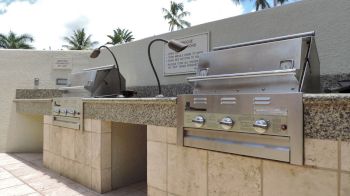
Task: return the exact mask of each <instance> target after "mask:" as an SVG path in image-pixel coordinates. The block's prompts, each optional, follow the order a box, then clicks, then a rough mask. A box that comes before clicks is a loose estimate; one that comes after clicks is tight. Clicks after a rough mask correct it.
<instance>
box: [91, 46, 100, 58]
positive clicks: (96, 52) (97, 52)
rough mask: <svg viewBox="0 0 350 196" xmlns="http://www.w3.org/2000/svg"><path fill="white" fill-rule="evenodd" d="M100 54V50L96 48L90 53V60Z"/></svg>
mask: <svg viewBox="0 0 350 196" xmlns="http://www.w3.org/2000/svg"><path fill="white" fill-rule="evenodd" d="M100 53H101V50H100V48H96V49H95V50H94V51H92V53H91V54H90V58H93V59H94V58H97V57H98V56H99V55H100Z"/></svg>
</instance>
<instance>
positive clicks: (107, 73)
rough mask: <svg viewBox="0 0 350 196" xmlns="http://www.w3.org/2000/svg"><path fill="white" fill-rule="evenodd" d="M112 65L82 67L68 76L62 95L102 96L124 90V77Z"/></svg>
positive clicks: (116, 93)
mask: <svg viewBox="0 0 350 196" xmlns="http://www.w3.org/2000/svg"><path fill="white" fill-rule="evenodd" d="M120 80H121V81H119V77H118V70H117V68H116V67H115V66H114V65H107V66H101V67H96V68H91V69H84V70H83V71H82V72H77V73H73V74H71V75H70V76H69V78H68V82H69V83H68V86H67V87H62V88H60V90H64V92H65V93H64V94H63V96H64V97H103V96H113V95H118V94H120V92H122V91H124V90H125V78H124V77H123V76H122V75H121V77H120Z"/></svg>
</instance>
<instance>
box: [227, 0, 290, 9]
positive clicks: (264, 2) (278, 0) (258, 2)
mask: <svg viewBox="0 0 350 196" xmlns="http://www.w3.org/2000/svg"><path fill="white" fill-rule="evenodd" d="M232 1H233V2H235V3H241V1H245V0H232ZM250 1H252V0H250ZM254 1H255V10H256V11H258V10H260V9H265V8H270V7H271V5H270V3H269V2H268V0H254ZM286 2H288V0H273V6H274V7H276V6H277V5H283V4H284V3H286Z"/></svg>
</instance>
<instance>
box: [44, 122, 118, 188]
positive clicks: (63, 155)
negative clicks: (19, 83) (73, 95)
mask: <svg viewBox="0 0 350 196" xmlns="http://www.w3.org/2000/svg"><path fill="white" fill-rule="evenodd" d="M84 128H85V130H84V131H80V130H74V129H67V128H62V127H58V126H53V125H52V116H44V146H43V148H44V153H43V161H44V165H45V166H46V167H48V168H50V169H52V170H54V171H56V172H58V173H60V174H61V175H63V176H66V177H68V178H71V179H73V180H75V181H77V182H79V183H81V184H83V185H84V186H86V187H88V188H91V189H93V190H95V191H97V192H107V191H110V190H111V189H112V182H111V181H112V180H111V178H112V177H111V173H112V172H111V171H112V166H111V122H107V121H101V120H91V119H85V120H84Z"/></svg>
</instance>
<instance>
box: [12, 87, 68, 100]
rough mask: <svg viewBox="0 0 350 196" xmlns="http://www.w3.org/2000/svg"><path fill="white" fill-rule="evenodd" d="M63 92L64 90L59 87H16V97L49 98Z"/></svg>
mask: <svg viewBox="0 0 350 196" xmlns="http://www.w3.org/2000/svg"><path fill="white" fill-rule="evenodd" d="M62 94H63V91H60V90H57V89H16V99H49V98H52V97H62Z"/></svg>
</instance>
